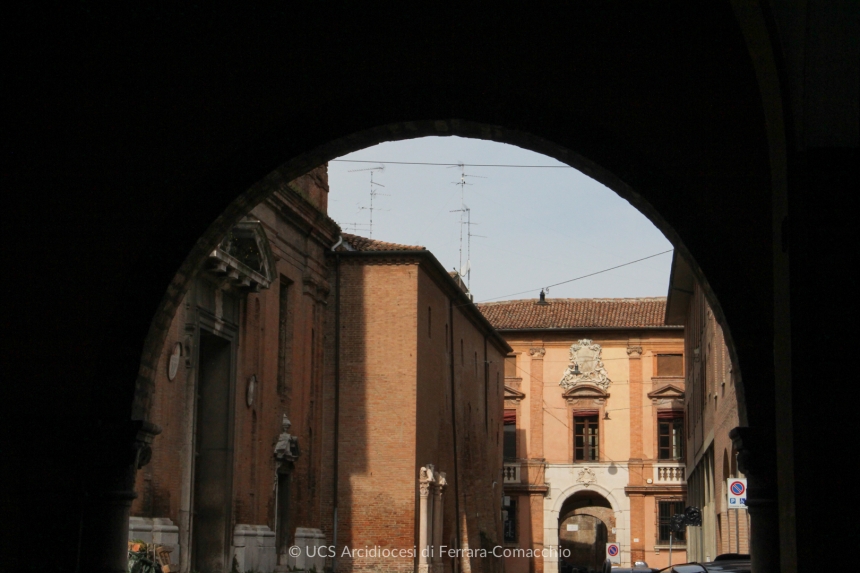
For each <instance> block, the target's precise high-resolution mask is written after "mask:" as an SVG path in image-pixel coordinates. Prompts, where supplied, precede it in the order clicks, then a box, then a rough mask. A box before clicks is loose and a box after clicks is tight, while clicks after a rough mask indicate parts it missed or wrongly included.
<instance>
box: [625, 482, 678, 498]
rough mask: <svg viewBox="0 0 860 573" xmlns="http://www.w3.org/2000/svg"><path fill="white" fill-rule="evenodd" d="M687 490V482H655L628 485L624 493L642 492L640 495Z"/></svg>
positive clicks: (675, 492) (671, 493) (676, 492)
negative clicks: (669, 483) (674, 483)
mask: <svg viewBox="0 0 860 573" xmlns="http://www.w3.org/2000/svg"><path fill="white" fill-rule="evenodd" d="M686 492H687V484H680V485H666V484H654V485H628V486H627V487H625V488H624V493H626V494H631V493H632V494H640V495H659V494H666V495H679V494H683V493H686Z"/></svg>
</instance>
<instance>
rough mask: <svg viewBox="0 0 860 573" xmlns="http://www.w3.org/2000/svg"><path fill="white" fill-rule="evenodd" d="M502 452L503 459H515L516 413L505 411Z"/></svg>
mask: <svg viewBox="0 0 860 573" xmlns="http://www.w3.org/2000/svg"><path fill="white" fill-rule="evenodd" d="M504 440H505V441H504V444H503V446H502V447H503V452H504V457H505V459H510V460H515V459H517V411H516V410H505V438H504Z"/></svg>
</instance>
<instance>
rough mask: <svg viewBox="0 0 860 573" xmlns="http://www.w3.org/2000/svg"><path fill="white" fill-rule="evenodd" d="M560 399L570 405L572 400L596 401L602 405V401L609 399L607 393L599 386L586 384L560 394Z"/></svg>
mask: <svg viewBox="0 0 860 573" xmlns="http://www.w3.org/2000/svg"><path fill="white" fill-rule="evenodd" d="M562 398H564V399H565V400H567V401H568V403H571V402H573V401H574V400H598V401H599V403H601V404H602V403H603V402H602V401H603V400H606V399H607V398H609V392H607V391H606V390H604V389H603V388H601V387H599V386H592V385H590V384H588V385H582V386H574V387H573V388H570V389H569V390H567V391H566V392H565V393H564V394H562Z"/></svg>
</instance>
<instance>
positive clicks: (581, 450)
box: [573, 413, 600, 462]
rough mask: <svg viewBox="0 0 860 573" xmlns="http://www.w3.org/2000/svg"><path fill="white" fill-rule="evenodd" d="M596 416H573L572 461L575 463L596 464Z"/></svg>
mask: <svg viewBox="0 0 860 573" xmlns="http://www.w3.org/2000/svg"><path fill="white" fill-rule="evenodd" d="M599 446H600V442H599V436H598V422H597V414H596V413H595V414H593V415H592V414H591V413H588V414H585V413H583V414H574V416H573V459H574V461H577V462H596V461H598V458H599V455H598V452H599Z"/></svg>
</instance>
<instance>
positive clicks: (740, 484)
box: [726, 478, 747, 509]
mask: <svg viewBox="0 0 860 573" xmlns="http://www.w3.org/2000/svg"><path fill="white" fill-rule="evenodd" d="M726 498H727V500H728V507H729V509H746V508H747V480H746V479H745V478H729V479H727V480H726Z"/></svg>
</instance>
